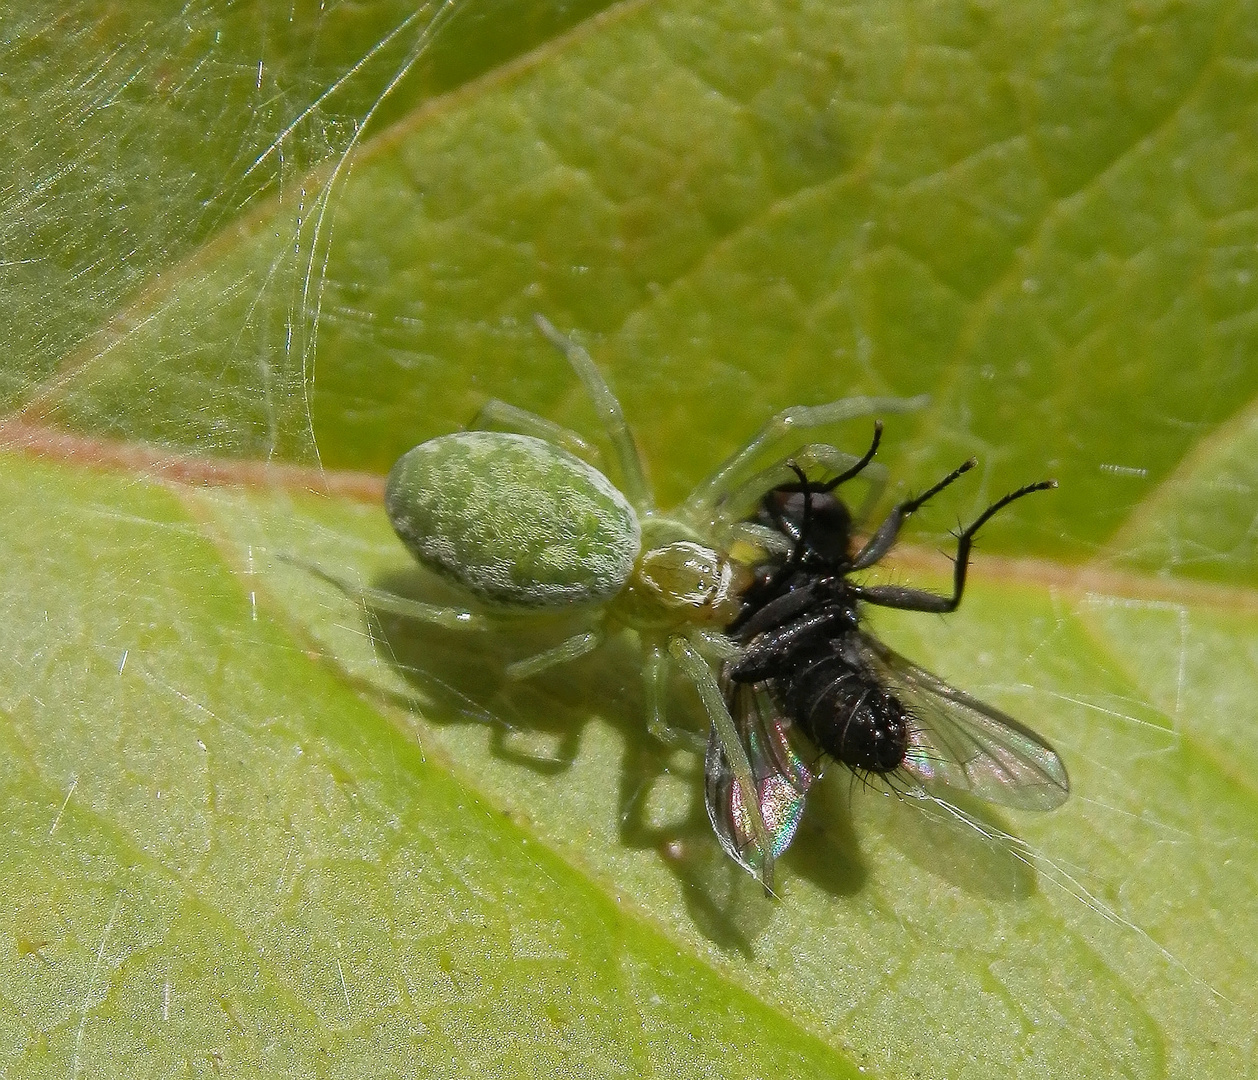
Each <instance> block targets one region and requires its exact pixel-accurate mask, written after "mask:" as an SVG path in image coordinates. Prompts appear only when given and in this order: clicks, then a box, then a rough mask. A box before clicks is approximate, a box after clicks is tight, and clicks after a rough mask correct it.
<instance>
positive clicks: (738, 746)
mask: <svg viewBox="0 0 1258 1080" xmlns="http://www.w3.org/2000/svg"><path fill="white" fill-rule="evenodd" d="M668 651H669V652H670V653H671V654H672V656H673V659H675V660H676V661H677V662H678V663H679V664H680V665H681V668H682V670H683V671H684V672H685V673H686V675H687V676H688V677H689V679H690V681H691V682H693V683H694V685H695V689H696V690H698V691H699V698H700V700H702V702H703V707H704V709H705V710H706V711H707V714H708V719H709V720H711V721H712V730H713V732H715V734H716V738H717V741H718V742H719V743H720V746H721V750H722V752H723V753H724V754H725V760H726V761H728V762H729V767H730V772H732V773H733V774H734V782H735V783H736V784H737V785H738V794H739V797H740V800H741V802H742V805H743V807H744V809H745V810H746V811H747V822H748V825H749V826H750V831H751V835H752V839H753V840H754V841H755V845H756V850H757V851H758V852H759V854H760V881H761V883H762V884H763V885H764V887H765V888H766V889H772V888H773V846H772V844H771V843H770V841H769V830H768V829H767V827H766V826H765V823H764V815H763V814H762V813H761V811H760V794H759V792H758V791H757V790H756V780H755V777H754V776H753V774H752V771H751V760H750V759H749V758H748V757H747V748H746V747H745V746H743V744H742V740H741V739H740V738H739V736H738V728H737V726H736V725H735V724H734V718H733V717H732V716H730V713H729V708H728V706H726V704H725V697H724V695H722V693H721V688H720V686H719V685H717V681H716V677H715V676H714V675H713V674H712V669H711V668H710V667H709V666H708V662H707V661H706V660H704V659H703V657H702V656H700V655H699V651H698V650H697V649H696V648H695V647H694V646H693V645H692V644H691V643H690V642H689V641H687V640H686V639H685V638H684V637H674V638H672V639H671V640H670V641H669V643H668Z"/></svg>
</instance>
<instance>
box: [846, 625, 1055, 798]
mask: <svg viewBox="0 0 1258 1080" xmlns="http://www.w3.org/2000/svg"><path fill="white" fill-rule="evenodd" d="M860 648H861V652H862V654H863V657H864V660H865V662H866V663H868V664H869V666H870V668H871V669H872V671H873V672H874V673H875V674H876V675H877V677H878V678H879V679H880V680H881V681H882V682H883V683H884V684H885V685H886V686H887V687H888V688H889V689H890V690H891V691H892V692H893V693H894V694H895V695H896V697H898V698H899V699H900V703H901V704H902V705H904V706H905V708H907V709H908V711H909V712H910V713H911V714H912V716H913V719H914V722H913V724H912V730H911V732H910V735H909V748H908V750H907V751H906V753H905V755H904V769H905V770H906V771H907V772H908V773H910V774H911V775H912V776H914V777H915V778H916V779H917V780H919V781H921V782H922V783H923V784H946V785H947V786H948V787H952V788H957V789H959V790H962V791H969V792H971V793H973V794H974V795H977V796H978V797H979V798H980V799H986V800H987V801H988V802H993V803H998V804H1000V805H1001V806H1012V807H1016V808H1017V809H1019V810H1052V809H1053V808H1054V807H1056V806H1060V805H1061V804H1062V803H1063V802H1065V800H1066V796H1067V795H1068V794H1069V793H1070V779H1069V777H1068V776H1067V775H1066V766H1065V765H1063V764H1062V761H1061V758H1060V757H1058V756H1057V751H1055V750H1054V749H1053V748H1052V747H1051V746H1049V745H1048V743H1046V742H1045V741H1044V740H1043V739H1042V738H1040V737H1039V736H1038V735H1037V734H1036V733H1035V732H1034V731H1032V730H1031V729H1030V728H1026V727H1023V726H1022V725H1021V724H1019V723H1018V722H1017V721H1016V720H1014V719H1013V718H1012V717H1010V716H1006V715H1005V714H1004V713H1002V712H1001V711H1000V710H999V709H993V708H992V707H991V706H990V705H985V704H984V703H983V702H981V701H979V700H978V699H977V698H973V697H971V696H970V695H969V694H966V693H963V692H962V691H960V690H958V689H956V688H955V687H952V686H949V685H948V684H947V683H946V682H944V681H943V680H942V679H941V678H939V677H938V676H936V675H932V674H931V673H930V672H929V671H926V670H924V669H922V668H920V667H918V666H917V665H916V664H914V663H913V662H912V661H910V660H906V659H905V658H904V657H903V656H901V655H900V654H899V653H897V652H895V651H894V650H892V649H889V648H887V646H886V645H884V644H883V643H882V642H881V641H879V640H877V638H874V637H871V636H870V635H869V634H861V635H860Z"/></svg>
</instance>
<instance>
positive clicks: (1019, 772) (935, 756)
mask: <svg viewBox="0 0 1258 1080" xmlns="http://www.w3.org/2000/svg"><path fill="white" fill-rule="evenodd" d="M858 648H859V651H860V655H861V658H862V660H863V662H864V663H865V664H867V665H868V669H869V673H870V674H871V675H872V676H873V677H875V678H876V679H877V680H878V681H879V682H880V683H881V684H882V685H883V686H885V687H886V688H887V689H889V690H890V691H891V692H892V693H894V694H895V696H896V697H898V698H899V699H900V702H901V703H902V704H903V705H904V706H905V707H906V708H907V710H908V711H909V713H910V714H911V715H912V716H913V718H914V721H915V722H914V723H913V725H912V729H911V732H910V738H909V746H908V749H907V751H906V752H905V755H904V761H903V763H902V765H901V772H902V774H903V775H905V776H908V777H911V778H912V779H913V780H915V781H916V782H917V783H916V785H910V787H909V788H908V794H918V795H924V794H926V788H929V787H936V786H939V785H943V786H946V787H950V788H953V789H954V790H958V791H966V792H969V793H970V794H972V795H975V796H977V797H978V798H981V799H984V800H986V801H988V802H992V803H997V804H999V805H1001V806H1010V807H1015V808H1017V809H1020V810H1051V809H1053V808H1054V807H1057V806H1060V805H1061V804H1062V803H1063V802H1064V801H1065V800H1066V796H1067V795H1068V794H1069V793H1070V780H1069V778H1068V777H1067V775H1066V767H1065V766H1064V765H1063V764H1062V761H1061V758H1059V757H1058V756H1057V753H1056V751H1055V750H1053V748H1052V747H1051V746H1049V745H1048V744H1047V743H1046V742H1044V740H1043V739H1041V738H1040V737H1039V736H1038V735H1036V734H1035V732H1033V731H1031V730H1030V729H1028V728H1026V727H1023V726H1022V725H1021V724H1019V723H1018V722H1017V721H1016V720H1014V719H1013V718H1012V717H1010V716H1006V715H1005V714H1004V713H1002V712H1001V711H1000V710H998V709H994V708H992V707H991V706H990V705H986V704H984V703H983V702H981V701H979V700H978V699H977V698H974V697H971V696H970V695H969V694H966V693H963V692H962V691H960V690H957V689H956V688H955V687H953V686H949V685H948V684H947V683H946V682H944V681H943V680H942V679H940V678H938V677H937V676H935V675H932V674H931V673H930V672H929V671H926V670H924V669H923V668H920V667H918V666H917V665H916V664H914V663H912V662H911V661H909V660H906V659H905V658H904V657H903V656H901V655H900V654H899V653H897V652H895V651H894V650H892V649H889V648H888V647H887V646H886V645H884V644H883V643H882V642H881V641H878V640H877V639H876V638H874V637H872V636H870V635H869V634H865V633H859V634H858ZM724 686H725V698H726V703H727V705H728V706H729V709H730V713H731V715H732V716H733V718H734V723H735V726H736V727H737V729H738V732H739V737H740V738H741V739H742V742H743V745H744V746H745V747H746V750H747V757H748V759H749V760H750V762H751V766H752V774H753V776H754V777H755V782H756V790H757V792H759V798H760V809H761V815H762V816H763V818H764V823H765V827H766V829H767V831H768V834H769V841H770V847H771V850H770V851H769V852H767V853H766V852H762V851H760V850H758V849H757V847H756V844H755V841H754V839H753V838H752V830H751V825H750V822H749V820H748V816H747V812H746V809H745V808H744V807H743V805H742V800H741V797H740V795H739V791H738V785H737V784H736V783H735V782H734V778H733V775H732V773H731V771H730V768H729V763H728V762H727V761H726V759H725V755H724V753H722V751H721V748H720V746H719V744H718V743H717V741H716V739H715V737H713V738H711V739H709V741H708V751H707V758H706V762H705V774H706V780H705V785H704V795H705V800H706V802H707V809H708V817H709V818H710V819H711V821H712V827H713V829H714V830H715V831H716V835H717V838H718V839H719V840H720V843H721V846H722V847H723V848H724V849H725V851H726V853H727V854H728V855H729V856H730V857H731V858H733V859H734V860H735V861H736V862H737V863H739V865H741V866H742V867H744V868H745V869H746V870H747V871H748V872H749V873H751V874H752V875H754V876H756V877H759V878H761V880H766V873H765V872H766V868H771V867H772V864H773V860H775V859H776V858H777V857H778V856H780V855H781V854H782V853H783V852H784V851H785V850H786V849H787V847H788V846H789V845H790V843H791V840H792V839H794V836H795V830H796V828H797V827H798V826H799V821H800V818H801V817H802V816H803V812H804V799H805V797H806V796H807V794H808V789H809V788H810V787H811V786H812V784H813V783H814V782H815V781H816V780H817V778H818V777H819V776H820V775H821V772H822V768H823V764H824V755H823V754H822V753H821V751H820V750H818V749H817V748H816V747H815V746H814V745H813V744H812V742H811V741H810V740H809V739H808V738H807V737H806V736H805V735H804V734H803V733H802V732H801V731H799V730H798V729H797V728H796V727H795V725H794V724H793V723H792V721H791V720H790V718H789V717H787V716H786V715H784V713H783V711H782V710H781V709H780V708H779V707H778V705H777V703H776V702H775V701H774V699H773V694H772V689H771V685H770V684H768V683H756V684H754V685H747V684H743V683H735V682H733V681H732V680H725V683H724ZM767 872H768V873H769V874H771V873H772V871H771V869H768V870H767ZM766 883H767V881H766Z"/></svg>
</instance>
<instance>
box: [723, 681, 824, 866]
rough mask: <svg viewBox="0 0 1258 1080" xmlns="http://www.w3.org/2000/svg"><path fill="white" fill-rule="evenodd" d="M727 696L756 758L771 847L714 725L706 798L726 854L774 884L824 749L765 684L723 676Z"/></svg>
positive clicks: (758, 787)
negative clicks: (762, 842) (759, 841)
mask: <svg viewBox="0 0 1258 1080" xmlns="http://www.w3.org/2000/svg"><path fill="white" fill-rule="evenodd" d="M723 683H724V691H725V701H726V704H727V705H729V709H730V715H731V716H732V717H733V718H734V725H735V727H736V728H737V729H738V737H739V739H740V740H741V742H742V744H743V747H744V748H745V749H746V751H747V759H748V760H749V761H750V762H751V774H752V777H753V779H754V780H755V786H756V793H757V797H758V798H759V801H760V814H761V817H762V818H763V819H764V825H765V831H766V832H767V833H768V836H769V851H768V852H767V853H766V852H763V851H760V850H759V849H758V847H757V845H756V841H755V839H754V837H753V834H752V827H751V822H750V819H749V816H748V814H747V808H746V807H745V806H744V805H743V800H742V795H741V793H740V791H739V787H738V784H737V783H736V782H735V779H734V774H733V771H732V770H731V769H730V766H729V761H728V760H727V759H726V757H725V752H724V751H723V750H722V749H721V744H720V740H719V739H718V738H717V736H716V731H715V729H713V731H712V734H711V735H710V736H709V737H708V751H707V755H706V758H705V761H704V801H705V802H706V803H707V808H708V818H709V819H710V820H711V822H712V828H713V830H714V831H715V832H716V836H717V839H718V840H719V841H720V843H721V847H722V848H724V849H725V853H726V854H727V855H729V857H730V858H731V859H733V860H734V861H735V862H736V863H738V864H739V865H740V866H742V867H743V869H745V870H746V871H747V872H748V873H750V874H751V875H752V876H753V877H756V878H759V879H760V880H761V881H763V882H764V883H765V884H766V885H770V884H771V882H772V877H773V871H772V866H773V860H774V859H776V858H777V857H778V856H779V855H781V854H782V852H784V851H785V850H786V849H787V847H788V846H789V845H790V842H791V841H792V840H793V839H794V838H795V830H796V828H798V827H799V820H800V818H801V817H802V816H803V813H804V798H805V796H807V794H808V789H809V788H810V787H812V785H813V782H814V781H815V780H816V779H817V777H818V776H820V775H821V763H822V754H821V751H820V750H818V749H817V748H816V747H815V746H813V744H812V743H811V742H810V741H809V740H808V739H807V738H805V737H804V736H803V734H802V733H801V732H799V731H798V730H796V729H795V727H794V725H793V724H792V723H791V721H790V720H789V719H788V718H787V717H786V716H784V715H783V714H782V712H781V710H779V709H778V708H777V706H776V705H775V704H774V702H773V699H772V697H771V695H770V693H769V690H768V687H767V686H766V684H764V683H756V684H748V683H735V682H732V681H730V680H728V679H727V680H723Z"/></svg>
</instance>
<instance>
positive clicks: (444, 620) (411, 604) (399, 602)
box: [276, 552, 494, 630]
mask: <svg viewBox="0 0 1258 1080" xmlns="http://www.w3.org/2000/svg"><path fill="white" fill-rule="evenodd" d="M276 558H278V559H279V560H281V561H282V562H286V563H289V564H291V565H292V566H296V567H300V568H301V569H302V570H305V571H306V572H307V573H310V574H313V575H314V576H315V577H317V578H320V579H322V580H323V581H326V582H327V583H328V584H329V585H333V586H335V587H336V588H337V589H339V590H340V591H341V592H342V593H344V594H345V595H346V596H347V597H349V599H351V600H353V601H354V602H355V603H359V604H363V605H365V606H366V607H368V608H370V609H371V610H372V611H375V612H383V613H384V614H386V615H399V616H401V617H402V618H403V619H414V620H415V621H416V622H425V623H432V624H433V625H434V626H444V627H446V629H448V630H486V629H488V628H489V627H490V626H492V625H494V623H493V621H492V620H491V619H490V618H488V617H487V616H485V615H484V614H482V613H481V612H478V611H468V610H466V609H464V608H456V607H446V606H443V605H441V604H426V603H424V601H422V600H413V599H411V598H410V597H409V596H399V595H398V594H397V593H391V592H389V591H387V590H385V589H372V588H369V587H365V586H360V585H354V584H353V583H352V582H349V581H345V580H344V579H343V578H339V577H337V576H336V575H335V574H329V573H328V572H327V571H326V570H324V569H323V568H322V567H320V566H316V565H315V564H314V563H310V562H306V561H305V560H304V559H297V558H294V557H293V556H290V555H285V554H283V553H282V552H281V553H279V554H277V555H276Z"/></svg>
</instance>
